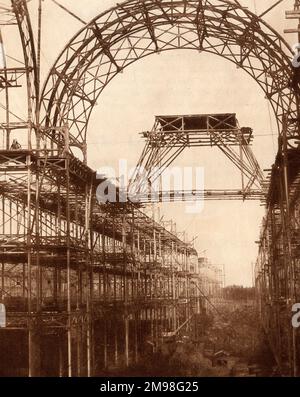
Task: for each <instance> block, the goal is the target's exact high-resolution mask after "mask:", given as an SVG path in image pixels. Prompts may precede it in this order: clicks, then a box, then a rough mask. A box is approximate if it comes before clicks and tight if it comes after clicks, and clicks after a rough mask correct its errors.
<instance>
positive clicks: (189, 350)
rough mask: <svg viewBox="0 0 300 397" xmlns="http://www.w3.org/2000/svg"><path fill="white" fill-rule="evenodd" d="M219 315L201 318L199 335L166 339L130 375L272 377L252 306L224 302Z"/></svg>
mask: <svg viewBox="0 0 300 397" xmlns="http://www.w3.org/2000/svg"><path fill="white" fill-rule="evenodd" d="M219 311H220V313H222V315H221V316H220V315H219V314H218V313H216V312H210V313H209V314H206V315H204V316H203V317H202V324H203V323H204V324H205V326H204V327H203V328H204V329H203V330H202V335H201V336H200V338H199V337H198V338H197V340H195V339H194V340H193V339H192V337H191V336H190V335H181V336H180V337H178V338H177V339H176V340H166V341H165V342H164V343H163V345H162V347H161V348H160V350H159V352H158V353H156V354H154V355H151V356H150V355H149V356H148V357H147V356H145V357H143V359H142V360H141V363H142V364H141V363H140V364H139V365H138V366H136V367H135V368H131V369H130V375H132V376H135V375H137V376H138V375H144V376H197V377H220V376H223V377H224V376H225V377H230V376H231V377H248V376H250V377H251V376H252V377H254V376H258V377H259V376H272V375H273V374H274V369H273V368H274V367H275V366H274V361H273V358H272V354H271V352H270V349H269V347H268V343H267V341H266V338H265V335H264V333H263V331H262V329H261V327H260V323H259V318H258V313H257V311H256V308H255V306H254V305H251V304H250V305H249V304H238V305H236V304H235V305H230V304H226V305H224V306H223V307H221V308H219Z"/></svg>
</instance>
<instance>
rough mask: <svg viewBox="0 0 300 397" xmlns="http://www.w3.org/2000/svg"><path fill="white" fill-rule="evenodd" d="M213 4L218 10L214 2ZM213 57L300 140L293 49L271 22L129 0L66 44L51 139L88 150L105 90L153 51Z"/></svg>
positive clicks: (187, 2)
mask: <svg viewBox="0 0 300 397" xmlns="http://www.w3.org/2000/svg"><path fill="white" fill-rule="evenodd" d="M212 3H213V4H212ZM175 49H176V50H177V49H194V50H198V51H201V52H210V53H213V54H216V55H219V56H221V57H223V58H225V59H228V60H230V61H231V62H234V63H235V64H236V65H237V66H239V67H240V68H242V69H243V70H245V71H246V72H247V73H248V74H249V75H250V76H251V77H253V78H254V79H255V81H256V82H257V83H258V84H259V85H260V87H261V88H262V89H263V91H264V93H265V96H266V98H267V99H268V100H269V101H270V103H271V105H272V107H273V110H274V113H275V116H276V120H277V124H278V131H279V133H280V132H281V127H282V122H283V120H288V122H289V123H290V124H289V125H288V133H289V136H290V137H291V138H292V137H296V136H298V106H297V104H298V83H296V82H295V78H294V72H295V71H294V69H293V67H292V65H291V60H290V58H291V49H290V48H289V46H288V44H287V43H286V42H285V41H284V39H283V38H282V37H281V36H280V35H278V33H276V32H275V31H274V30H273V29H272V28H271V27H270V26H269V25H268V24H266V23H265V22H264V21H263V20H261V19H259V18H258V17H257V16H256V15H255V14H253V13H251V12H250V11H249V10H247V9H244V8H242V7H241V6H239V5H238V4H236V3H233V2H230V1H227V0H214V1H209V0H179V1H176V0H173V1H170V0H169V1H168V0H143V1H140V0H129V1H126V2H124V3H122V4H120V5H118V6H116V7H115V8H112V9H110V10H109V11H107V12H105V13H103V14H101V15H100V16H98V17H96V18H95V19H93V20H92V21H91V22H90V23H88V24H87V25H86V26H85V27H84V28H83V29H82V30H81V31H80V32H79V33H78V34H77V35H76V36H75V37H74V38H73V39H72V40H71V41H70V43H69V44H68V45H67V46H66V48H65V49H64V51H63V52H62V53H61V55H60V57H59V58H58V60H57V62H56V63H55V65H54V67H53V68H52V69H51V73H50V74H49V76H48V78H47V81H46V83H45V86H44V90H43V94H42V99H41V114H42V117H43V122H42V125H43V126H44V134H45V136H47V137H49V138H51V140H52V141H54V142H56V143H59V142H60V141H61V140H62V139H63V137H62V134H61V129H62V128H63V127H66V126H67V128H68V129H69V142H70V146H71V147H72V146H73V147H79V148H80V149H81V150H82V151H83V153H84V154H85V152H86V134H87V128H88V121H89V119H90V116H91V112H92V110H93V108H94V106H95V105H96V103H97V100H98V98H99V96H100V94H101V93H102V91H103V89H104V88H105V87H106V86H107V85H108V84H109V82H110V81H111V80H112V79H113V77H115V76H116V75H117V74H118V73H119V72H121V71H122V70H123V69H124V68H125V67H127V66H129V65H130V64H132V63H134V62H136V61H137V60H139V59H141V58H144V57H146V56H148V55H151V54H153V53H157V52H161V51H170V50H175Z"/></svg>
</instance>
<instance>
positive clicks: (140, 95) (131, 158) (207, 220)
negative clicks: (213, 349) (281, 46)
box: [4, 0, 296, 286]
mask: <svg viewBox="0 0 300 397" xmlns="http://www.w3.org/2000/svg"><path fill="white" fill-rule="evenodd" d="M60 2H61V3H62V4H64V5H65V6H67V7H68V8H69V9H70V10H72V11H73V12H74V13H75V14H76V15H78V16H80V17H81V18H82V19H84V20H86V21H88V20H89V19H92V18H93V17H95V16H96V15H98V14H100V13H101V12H103V11H105V10H106V9H107V8H109V7H112V6H114V5H115V4H116V1H111V0H60ZM240 3H241V4H242V5H244V6H245V7H249V9H250V10H252V11H254V12H257V13H258V14H260V13H262V12H263V11H264V10H265V9H267V8H268V7H269V6H270V5H272V4H274V3H275V0H263V1H262V0H256V1H254V0H245V1H243V0H241V1H240ZM293 3H294V2H293V0H290V1H289V0H284V1H283V3H282V4H280V5H279V6H277V7H276V8H275V9H274V10H273V11H272V12H270V13H269V14H267V15H266V17H265V20H266V21H267V22H268V23H269V24H270V25H271V26H273V27H274V28H276V29H277V30H278V32H279V33H280V34H282V35H283V30H284V28H286V27H290V26H292V27H295V26H296V22H295V23H294V24H293V23H292V24H291V23H290V22H288V21H286V20H285V16H284V11H285V10H292V9H293ZM29 7H30V9H31V12H32V15H33V19H34V21H35V20H36V19H35V15H36V9H37V1H36V0H32V1H31V2H30V5H29ZM43 9H44V10H43V31H42V75H43V77H45V76H46V73H47V71H49V69H50V67H51V65H52V64H53V63H54V61H55V59H56V57H57V56H58V54H59V53H60V51H61V50H62V49H63V47H64V46H65V44H66V43H67V41H68V40H69V39H70V38H71V37H72V36H73V35H74V34H75V33H76V32H77V31H78V30H79V28H80V27H81V25H80V23H79V22H78V21H77V20H76V19H74V18H72V17H70V16H69V15H67V14H66V13H65V12H64V11H63V10H61V9H60V8H58V7H57V6H56V5H55V4H54V3H52V1H51V0H44V2H43ZM284 37H285V39H286V40H287V41H289V43H290V44H291V45H292V44H294V42H295V40H296V38H295V36H294V35H291V36H286V35H285V36H284ZM4 40H5V43H7V47H8V52H10V53H11V52H12V51H14V52H17V51H18V49H17V44H16V36H15V33H9V32H8V33H6V32H4ZM14 101H15V103H16V107H17V109H19V111H20V112H22V109H23V108H24V104H23V102H22V100H21V99H20V98H19V97H16V98H15V99H14ZM201 113H236V115H237V118H238V120H239V123H240V125H241V126H245V127H251V128H253V130H254V144H253V151H254V153H255V155H256V157H257V159H258V161H259V163H260V165H261V168H262V169H266V168H270V166H271V165H272V163H273V160H274V156H275V153H276V134H277V131H276V127H275V121H274V117H273V115H272V113H271V112H270V109H269V105H268V102H267V100H266V99H265V98H264V94H263V92H262V91H261V90H260V88H259V87H258V85H257V84H256V83H255V82H254V81H253V80H252V79H251V78H250V77H249V76H248V75H247V74H246V73H245V72H243V70H241V69H237V68H236V67H235V65H233V64H231V63H230V62H228V61H226V60H224V59H222V58H219V57H217V56H213V55H210V54H207V53H201V54H199V53H198V52H196V51H184V52H183V51H172V52H167V53H162V54H160V55H153V56H151V57H147V58H145V59H143V60H140V61H139V62H137V63H135V64H134V65H132V66H130V67H129V68H127V69H125V70H124V72H123V73H121V74H119V75H118V76H117V77H116V78H115V79H114V80H113V81H112V82H111V83H110V84H109V86H108V87H107V88H106V89H105V91H104V92H103V94H102V95H101V97H100V99H99V100H98V106H97V107H96V108H95V110H94V112H93V115H92V119H91V122H90V125H89V131H88V164H89V165H90V166H91V167H93V168H94V169H99V168H101V167H103V166H111V167H117V166H118V162H119V160H120V159H126V160H127V161H128V163H129V165H131V166H134V165H135V164H136V163H137V161H138V158H139V156H140V154H141V151H142V149H143V145H144V142H143V140H142V139H141V137H140V135H139V132H141V131H145V130H150V129H151V127H152V125H153V123H154V117H155V115H162V114H166V115H168V114H201ZM176 165H180V166H193V167H203V169H204V175H205V188H206V189H210V188H211V189H212V188H224V189H226V188H228V187H235V186H237V184H238V183H239V181H240V177H239V175H238V173H237V172H236V171H235V170H234V168H233V166H232V165H231V164H230V163H229V162H228V160H227V159H226V158H225V157H224V155H221V154H220V153H219V152H218V151H217V150H216V149H209V150H204V149H190V150H187V151H186V152H184V154H183V155H182V156H181V157H180V159H178V160H177V161H176ZM160 211H161V216H163V217H164V219H165V220H166V219H170V218H173V220H174V221H175V222H176V224H177V230H178V231H186V232H187V233H188V239H189V241H191V240H192V239H193V238H194V237H197V238H196V240H195V247H196V248H197V250H198V251H199V252H200V253H201V252H205V255H207V256H208V258H209V259H210V260H211V261H212V262H213V263H216V264H220V265H223V264H224V265H225V269H226V284H227V285H230V284H239V285H246V286H249V285H251V284H252V264H253V263H254V262H255V260H256V256H257V244H256V243H255V241H256V240H258V237H259V227H260V223H261V220H262V217H263V215H264V208H263V207H261V206H260V203H256V202H245V203H240V202H226V201H217V202H216V201H215V202H205V205H204V209H203V211H202V212H201V213H199V214H187V213H186V211H185V204H184V203H177V204H175V203H169V204H164V205H162V206H161V209H160Z"/></svg>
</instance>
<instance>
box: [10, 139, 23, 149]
mask: <svg viewBox="0 0 300 397" xmlns="http://www.w3.org/2000/svg"><path fill="white" fill-rule="evenodd" d="M21 148H22V146H21V145H20V144H19V142H18V141H17V140H16V139H14V140H13V142H12V144H11V147H10V150H19V149H21Z"/></svg>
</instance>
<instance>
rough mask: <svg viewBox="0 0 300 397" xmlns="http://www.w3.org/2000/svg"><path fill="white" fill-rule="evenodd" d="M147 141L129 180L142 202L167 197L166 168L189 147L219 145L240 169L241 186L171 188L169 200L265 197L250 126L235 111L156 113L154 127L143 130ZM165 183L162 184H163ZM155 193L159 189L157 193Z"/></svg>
mask: <svg viewBox="0 0 300 397" xmlns="http://www.w3.org/2000/svg"><path fill="white" fill-rule="evenodd" d="M142 135H143V137H144V138H145V139H146V144H145V147H144V150H143V152H142V154H141V157H140V159H139V161H138V164H137V166H136V170H135V173H134V174H133V176H132V178H131V181H130V183H129V190H131V192H132V194H133V193H135V194H136V195H138V196H139V198H140V200H139V202H143V200H147V202H149V201H151V194H152V195H153V198H154V199H156V201H158V202H159V201H166V199H167V198H168V192H161V186H160V184H161V182H162V180H163V177H164V171H165V170H166V169H167V168H168V167H169V166H170V165H171V164H172V163H173V162H174V161H175V160H176V158H177V157H178V156H180V155H181V153H182V152H183V151H184V150H186V149H189V148H201V147H216V148H218V149H219V150H221V151H222V153H223V154H224V155H225V156H226V157H227V158H228V159H229V160H230V161H231V162H232V163H233V165H234V166H235V167H237V168H238V169H239V171H240V172H241V185H242V186H241V188H240V189H236V190H234V189H227V190H223V191H222V190H221V189H219V190H206V191H199V190H192V187H191V188H190V189H191V190H190V191H189V192H186V193H184V192H183V191H178V190H177V191H174V190H173V191H172V192H170V194H169V200H170V201H176V200H182V199H184V200H191V199H192V200H193V199H194V200H199V199H200V200H201V199H202V200H203V199H211V200H212V199H218V200H220V199H222V200H225V199H231V200H232V199H242V200H245V199H248V198H249V199H257V198H258V199H263V197H264V175H263V171H262V170H261V168H260V166H259V164H258V162H257V160H256V158H255V156H254V154H253V152H252V149H251V147H250V144H251V142H252V138H253V131H252V130H251V128H245V127H244V128H240V127H239V124H238V121H237V119H236V115H235V114H211V115H189V116H179V115H177V116H156V118H155V123H154V126H153V128H152V130H151V131H146V132H143V133H142ZM163 187H164V186H162V188H163ZM155 193H157V195H156V197H155Z"/></svg>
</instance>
